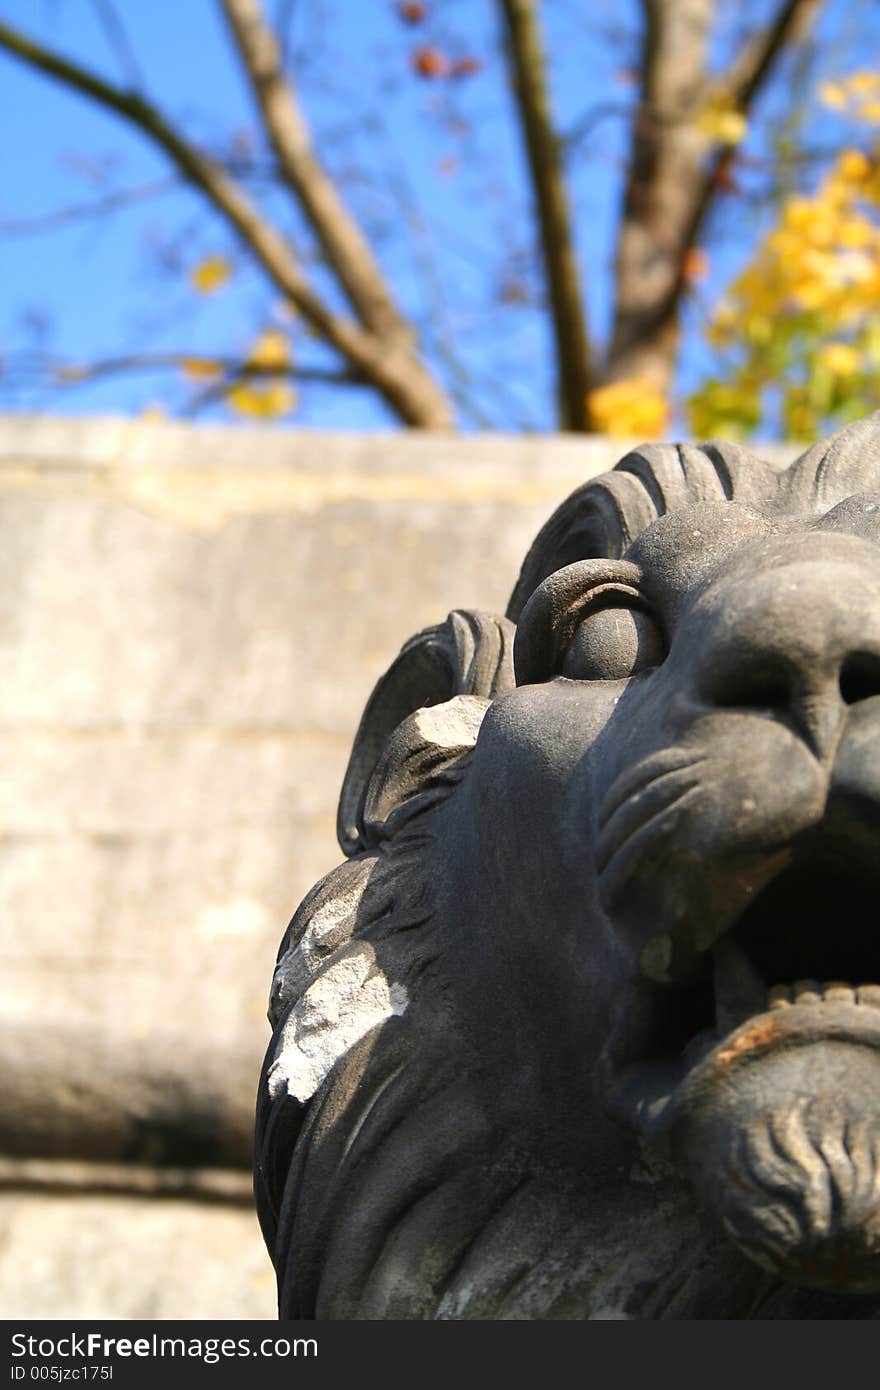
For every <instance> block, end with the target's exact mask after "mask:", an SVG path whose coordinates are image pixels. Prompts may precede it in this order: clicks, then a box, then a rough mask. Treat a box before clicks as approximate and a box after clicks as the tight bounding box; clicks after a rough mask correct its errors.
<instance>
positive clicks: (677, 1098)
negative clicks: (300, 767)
mask: <svg viewBox="0 0 880 1390" xmlns="http://www.w3.org/2000/svg"><path fill="white" fill-rule="evenodd" d="M339 837H340V842H341V844H342V847H343V849H344V851H345V854H346V855H347V859H346V862H345V863H343V864H342V865H341V866H340V867H339V868H337V869H335V870H334V871H333V872H332V873H330V874H329V875H328V876H327V877H326V878H325V879H324V880H323V881H322V882H321V883H319V884H318V885H317V886H316V887H315V888H314V889H313V890H312V891H311V893H310V894H309V895H308V896H307V898H306V899H305V901H304V902H303V904H302V905H301V907H300V908H299V910H298V911H297V913H296V915H295V916H294V918H293V921H292V922H291V924H290V927H289V929H288V931H287V934H286V935H285V937H284V939H283V941H282V944H281V950H280V953H279V957H278V965H277V970H276V972H275V978H274V983H273V989H272V995H271V1003H270V1020H271V1023H272V1027H273V1030H274V1032H273V1036H272V1042H271V1046H270V1048H269V1052H268V1055H267V1058H266V1062H265V1066H264V1068H263V1073H262V1077H261V1080H260V1089H259V1100H258V1110H257V1133H256V1160H255V1161H256V1192H257V1202H258V1208H259V1214H260V1219H261V1224H262V1227H263V1231H264V1234H265V1238H266V1241H267V1243H268V1246H269V1249H270V1252H271V1253H272V1256H273V1260H274V1263H275V1268H276V1272H277V1277H278V1287H279V1308H280V1312H281V1315H282V1316H283V1317H285V1318H304V1319H313V1318H321V1319H379V1318H398V1319H399V1318H430V1319H464V1318H477V1319H530V1318H536V1319H582V1318H584V1319H588V1318H593V1319H603V1318H637V1319H643V1318H731V1319H732V1318H831V1317H834V1318H837V1317H844V1318H854V1317H855V1318H865V1317H868V1318H871V1317H876V1316H878V1315H880V951H878V946H877V943H876V942H875V939H874V936H873V933H874V932H875V931H877V930H878V903H880V415H877V416H874V417H872V418H870V419H868V420H865V421H861V422H858V423H856V424H853V425H850V426H848V427H847V428H845V429H843V430H842V431H840V432H839V433H838V434H836V435H834V436H833V437H832V438H831V439H830V440H828V441H826V442H825V443H823V444H820V445H817V446H815V447H814V448H812V449H810V450H809V451H808V452H807V453H805V454H804V455H803V456H802V457H801V458H800V459H799V460H798V461H797V462H796V463H794V464H792V465H791V466H790V467H788V468H787V469H784V470H781V469H778V468H775V467H772V466H771V465H769V464H767V463H764V462H762V461H761V460H760V459H758V458H756V457H754V456H753V455H752V454H751V453H750V452H748V451H747V450H746V449H744V448H742V447H740V446H737V445H732V444H725V443H708V444H703V445H699V446H693V445H675V446H673V445H657V446H653V445H652V446H646V447H644V448H640V449H637V450H636V451H635V452H633V453H630V454H628V455H627V456H626V458H624V459H623V460H622V461H621V462H620V463H619V464H618V465H617V466H616V468H614V469H613V470H612V471H611V472H609V473H607V474H605V475H603V476H602V477H600V478H598V479H595V480H594V481H592V482H590V483H588V484H586V485H585V486H583V487H582V488H580V489H579V490H578V491H576V492H575V493H574V494H573V495H572V496H571V497H570V498H569V499H568V500H567V501H566V502H565V503H563V505H562V506H561V507H560V508H559V509H558V510H557V511H556V512H555V514H554V515H553V516H552V517H551V518H550V520H549V521H548V522H547V524H546V525H545V526H544V528H543V530H542V531H541V532H540V533H539V535H538V537H537V539H536V540H535V542H534V544H533V546H532V548H531V550H530V552H529V554H528V556H527V558H526V560H525V563H524V565H523V568H522V572H521V574H520V577H519V581H518V583H517V584H516V587H515V589H514V591H513V596H512V598H511V601H510V606H509V608H508V611H507V616H506V617H503V618H502V617H493V616H491V615H489V614H485V613H481V612H470V611H456V612H454V613H452V614H451V615H450V616H449V618H448V619H447V621H446V622H445V623H443V624H441V625H439V626H437V627H433V628H430V629H428V630H427V631H425V632H421V633H419V634H418V635H417V636H416V637H414V638H413V639H412V640H411V641H410V642H408V643H407V644H406V646H405V647H404V648H403V651H402V652H401V654H400V656H399V657H398V658H397V660H396V661H395V662H394V664H393V665H392V666H391V668H390V670H389V671H388V673H387V674H386V675H385V677H384V678H383V679H382V680H381V681H380V683H379V685H378V686H377V688H376V690H375V692H374V693H373V695H372V697H371V699H370V701H369V703H368V705H367V708H366V711H365V713H364V717H363V720H362V722H361V726H360V729H359V731H358V734H357V738H356V740H355V744H354V750H353V753H352V757H351V762H350V764H349V768H348V772H347V775H346V778H345V782H344V786H343V789H342V796H341V802H340V811H339Z"/></svg>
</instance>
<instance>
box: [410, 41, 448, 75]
mask: <svg viewBox="0 0 880 1390" xmlns="http://www.w3.org/2000/svg"><path fill="white" fill-rule="evenodd" d="M412 65H413V69H414V70H415V71H416V72H417V73H418V75H419V77H429V78H434V77H448V76H449V59H448V58H447V57H446V56H445V54H443V53H441V52H440V50H439V48H419V49H417V50H416V52H415V53H414V54H413V55H412Z"/></svg>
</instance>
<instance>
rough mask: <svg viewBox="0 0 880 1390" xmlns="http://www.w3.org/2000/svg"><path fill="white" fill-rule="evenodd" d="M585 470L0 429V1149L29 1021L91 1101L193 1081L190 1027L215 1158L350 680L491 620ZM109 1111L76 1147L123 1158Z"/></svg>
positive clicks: (216, 438)
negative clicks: (422, 631) (433, 629)
mask: <svg viewBox="0 0 880 1390" xmlns="http://www.w3.org/2000/svg"><path fill="white" fill-rule="evenodd" d="M613 456H614V455H613V450H612V449H611V448H609V446H608V445H607V444H605V443H604V442H602V441H582V440H578V439H555V440H554V439H536V440H527V439H501V438H499V439H474V440H455V439H449V438H446V437H431V436H390V437H387V438H382V437H373V438H364V437H358V436H343V435H339V436H322V435H304V434H288V433H282V432H277V431H274V430H266V431H260V430H242V431H234V430H223V429H206V430H201V429H192V428H187V427H183V426H161V425H144V424H139V423H133V422H130V421H93V420H77V421H69V420H57V419H42V418H34V419H23V418H16V417H7V418H5V419H3V420H0V528H2V534H3V538H4V544H3V546H2V547H0V689H2V691H3V697H2V711H0V756H2V760H3V767H4V776H3V778H2V781H0V836H2V838H0V957H2V962H3V972H2V980H0V1023H2V1026H3V1029H4V1035H5V1036H6V1037H10V1038H11V1037H12V1036H13V1035H15V1036H17V1037H18V1038H19V1045H18V1046H17V1048H16V1053H15V1066H14V1068H13V1070H14V1074H15V1077H16V1082H15V1086H14V1088H13V1090H12V1092H10V1093H8V1100H7V1104H6V1107H5V1108H4V1107H3V1106H2V1105H0V1146H2V1145H3V1144H6V1145H8V1144H9V1143H10V1142H18V1143H19V1145H21V1144H22V1143H30V1142H31V1141H34V1136H35V1130H34V1126H33V1124H29V1125H25V1126H24V1127H23V1128H22V1127H21V1126H19V1125H17V1124H16V1122H15V1112H16V1106H18V1105H20V1104H24V1103H25V1097H26V1096H27V1095H28V1094H30V1095H32V1096H33V1097H34V1098H35V1106H36V1108H37V1110H38V1111H39V1112H40V1113H43V1112H45V1110H46V1109H47V1097H48V1096H50V1095H51V1092H52V1089H53V1087H58V1086H61V1085H62V1082H61V1080H60V1078H59V1077H58V1075H57V1072H56V1071H55V1070H53V1069H52V1068H49V1067H46V1066H44V1065H43V1064H42V1063H41V1060H40V1049H39V1047H36V1048H32V1047H31V1046H30V1045H28V1046H24V1045H23V1042H22V1040H23V1039H24V1037H25V1036H26V1035H27V1036H29V1037H30V1036H32V1031H28V1030H32V1029H33V1027H34V1025H37V1026H38V1027H39V1028H40V1029H41V1030H45V1036H46V1039H47V1041H46V1055H47V1056H48V1055H53V1056H55V1055H58V1054H59V1053H61V1054H63V1053H64V1052H65V1050H68V1051H70V1053H71V1054H75V1055H76V1056H78V1057H79V1058H80V1061H79V1064H78V1066H77V1074H78V1076H79V1077H80V1080H81V1081H82V1083H83V1085H84V1086H85V1085H86V1084H87V1083H88V1082H89V1081H91V1082H93V1083H94V1086H95V1087H96V1088H97V1089H98V1090H101V1088H103V1090H104V1092H106V1095H105V1100H106V1098H107V1095H110V1096H115V1097H116V1099H117V1101H119V1102H121V1100H122V1098H123V1093H124V1089H125V1088H124V1087H122V1088H121V1089H120V1082H119V1078H120V1077H121V1076H124V1075H125V1071H126V1068H127V1067H131V1066H135V1065H138V1066H140V1065H141V1064H142V1063H143V1064H144V1065H147V1064H148V1063H149V1059H150V1058H151V1057H152V1058H153V1059H154V1060H155V1059H162V1060H161V1064H160V1062H159V1061H158V1060H156V1066H157V1068H158V1070H159V1072H160V1073H161V1074H162V1075H167V1066H168V1065H169V1059H171V1061H173V1059H174V1058H175V1056H176V1058H177V1062H178V1075H179V1081H180V1082H181V1084H184V1085H191V1084H192V1078H193V1076H194V1075H196V1074H197V1073H198V1072H199V1070H200V1069H201V1070H202V1071H204V1070H205V1068H206V1065H207V1064H206V1061H205V1058H204V1056H202V1057H201V1058H200V1057H199V1056H198V1054H197V1051H196V1050H195V1045H194V1044H191V1045H190V1047H189V1048H185V1047H182V1046H181V1045H180V1038H181V1036H182V1034H183V1032H184V1030H189V1033H188V1036H189V1037H190V1038H196V1037H197V1038H198V1039H199V1043H198V1046H199V1047H200V1048H202V1049H206V1048H210V1049H211V1050H212V1053H213V1056H212V1059H211V1061H210V1064H209V1065H207V1070H208V1071H211V1072H212V1073H216V1072H217V1071H218V1070H220V1071H222V1070H223V1069H224V1068H227V1060H226V1059H228V1063H229V1065H228V1068H227V1070H228V1075H229V1088H228V1091H227V1095H226V1100H225V1102H224V1105H223V1106H222V1107H220V1111H221V1113H220V1115H219V1117H218V1125H217V1153H216V1158H217V1160H218V1161H221V1162H238V1161H240V1160H241V1154H242V1148H241V1138H240V1136H241V1133H242V1131H243V1129H244V1130H246V1129H247V1128H249V1126H250V1124H251V1122H252V1114H253V1095H252V1089H251V1088H250V1086H249V1085H248V1084H247V1083H246V1082H243V1081H242V1079H241V1078H243V1077H246V1076H248V1075H250V1076H253V1075H254V1074H255V1073H256V1071H257V1069H258V1068H259V1063H260V1059H261V1057H262V1054H263V1050H264V1047H265V1043H266V1023H265V1008H266V962H267V960H271V958H272V956H273V954H274V950H275V943H276V942H277V939H278V933H279V929H280V927H282V926H283V924H284V922H285V921H286V920H287V919H288V918H289V916H290V913H291V910H292V908H293V907H294V906H295V904H296V903H297V901H298V900H299V899H300V898H301V897H302V895H303V893H304V892H305V890H306V889H307V888H308V886H309V885H310V884H311V883H312V882H314V880H315V879H316V878H317V877H318V876H319V875H320V874H321V873H322V872H324V871H325V870H326V869H327V868H329V867H330V866H331V865H332V863H333V862H334V859H335V855H336V848H335V843H334V823H335V815H336V801H337V796H338V789H339V785H340V783H341V780H342V776H343V773H344V770H345V765H346V761H347V757H348V750H349V747H350V744H351V739H352V736H353V733H354V730H355V728H356V726H357V721H358V718H359V716H360V711H361V709H362V707H363V703H364V700H365V698H366V696H367V694H368V692H369V690H370V687H371V685H372V684H373V682H374V681H375V679H376V677H377V676H378V675H379V674H380V672H381V671H382V670H383V669H384V668H385V666H386V665H387V663H388V660H389V657H390V656H391V655H392V654H393V653H394V652H395V651H396V650H397V648H398V647H399V645H400V643H401V641H402V640H403V638H404V637H405V636H407V635H408V634H409V632H410V631H411V630H412V627H413V625H415V626H419V625H424V624H428V623H433V622H438V621H442V620H443V619H444V618H445V615H446V613H447V612H448V611H449V609H450V608H452V607H454V606H455V605H456V604H458V603H461V602H465V601H466V602H473V600H474V598H475V597H476V599H477V601H478V602H482V603H484V604H485V605H486V606H488V607H492V606H497V605H499V604H500V603H501V602H502V600H503V596H504V593H505V591H506V587H507V585H508V583H509V576H510V574H511V573H512V572H513V570H514V569H515V566H516V564H517V563H518V556H519V554H520V552H521V550H522V548H523V546H524V544H525V542H526V540H527V538H528V537H529V536H530V535H531V534H532V533H533V532H534V530H535V528H536V526H537V525H538V524H539V523H540V522H541V520H543V518H544V517H545V516H546V515H547V513H548V512H549V511H550V510H551V509H552V507H553V505H555V503H556V502H557V501H558V499H559V497H560V496H563V495H564V494H565V493H566V492H567V491H569V490H570V488H571V486H572V485H573V483H574V482H575V481H580V480H581V478H583V477H584V476H588V475H590V474H591V473H592V472H599V471H601V470H602V469H603V468H605V467H607V466H608V465H609V464H610V463H611V462H612V461H613ZM194 1025H195V1028H196V1030H197V1031H196V1032H193V1031H192V1029H193V1026H194ZM87 1035H88V1036H91V1037H92V1039H93V1042H92V1044H90V1045H88V1046H87V1045H86V1044H85V1042H84V1038H85V1037H86V1036H87ZM84 1048H85V1049H86V1051H87V1052H88V1063H86V1060H85V1058H84V1056H83V1049H84ZM102 1056H105V1057H107V1058H108V1063H107V1065H106V1066H102ZM110 1058H112V1059H114V1060H113V1061H112V1062H111V1061H110V1060H109V1059H110ZM126 1059H128V1060H126ZM0 1061H2V1058H0ZM29 1066H32V1073H30V1072H29V1071H28V1067H29ZM144 1089H146V1090H147V1091H150V1090H151V1087H150V1086H149V1085H147V1086H146V1088H142V1092H141V1094H142V1095H143V1091H144ZM152 1090H155V1088H154V1087H153V1088H152ZM68 1092H69V1088H68ZM88 1103H89V1101H88V1095H87V1094H85V1095H83V1094H82V1093H80V1094H79V1097H78V1100H77V1104H78V1105H79V1106H80V1109H81V1110H84V1109H85V1108H86V1107H87V1106H88ZM48 1108H51V1107H48ZM74 1108H75V1107H74ZM144 1110H146V1111H147V1112H148V1113H146V1114H143V1113H140V1112H142V1111H144ZM98 1111H99V1113H101V1114H103V1115H104V1116H105V1119H106V1115H107V1112H106V1109H105V1108H104V1101H101V1103H100V1105H99V1106H98ZM58 1113H59V1114H67V1115H70V1114H71V1106H70V1104H69V1093H64V1094H61V1095H59V1096H58ZM130 1118H131V1117H130V1116H129V1119H130ZM118 1120H119V1121H120V1122H119V1123H115V1124H113V1125H110V1124H108V1125H105V1126H104V1130H105V1137H107V1136H109V1135H110V1134H115V1135H116V1136H117V1139H118V1141H119V1146H120V1152H119V1153H118V1154H117V1155H116V1156H123V1151H124V1150H125V1144H124V1141H123V1136H124V1131H125V1116H124V1115H123V1116H121V1117H118ZM135 1120H136V1121H137V1124H136V1125H135V1126H134V1131H135V1132H134V1133H133V1135H132V1142H133V1144H134V1149H135V1155H136V1156H137V1152H138V1150H137V1135H138V1134H142V1133H143V1131H144V1128H145V1127H146V1129H147V1130H151V1132H152V1133H153V1134H154V1135H155V1134H156V1133H158V1132H159V1131H160V1130H161V1127H162V1115H161V1114H156V1113H154V1110H152V1111H151V1102H150V1101H149V1100H148V1099H145V1100H144V1102H143V1104H142V1105H141V1106H140V1110H139V1111H138V1110H137V1108H136V1114H135ZM40 1123H41V1124H42V1125H43V1130H44V1137H43V1140H42V1142H43V1145H44V1148H45V1149H46V1150H48V1151H51V1149H52V1145H53V1142H54V1140H53V1135H52V1132H51V1129H50V1128H46V1126H45V1123H44V1122H43V1121H41V1122H40ZM93 1128H94V1127H93ZM129 1128H130V1129H131V1128H132V1127H131V1126H129ZM4 1131H5V1134H6V1139H5V1140H4V1138H3V1132H4ZM61 1133H62V1131H59V1135H61ZM10 1135H17V1136H18V1138H17V1141H11V1140H10ZM23 1135H24V1136H26V1137H24V1138H23ZM94 1142H95V1139H94V1134H93V1136H92V1138H90V1139H85V1140H84V1141H83V1144H82V1146H81V1151H82V1152H83V1153H91V1154H94ZM108 1142H109V1139H108ZM169 1142H171V1141H170V1140H169ZM71 1145H74V1147H75V1140H74V1128H73V1127H72V1126H67V1127H64V1128H63V1137H62V1138H61V1151H62V1152H64V1153H70V1151H71ZM177 1147H178V1148H179V1145H178V1146H177ZM172 1150H173V1151H174V1144H173V1143H172ZM175 1154H176V1151H174V1152H173V1153H172V1156H175ZM101 1156H102V1157H105V1158H109V1157H113V1156H114V1155H113V1154H112V1153H109V1152H106V1151H104V1152H102V1154H101ZM176 1156H179V1155H176ZM157 1157H161V1154H157ZM208 1160H209V1155H207V1154H206V1153H205V1152H204V1146H203V1145H200V1149H199V1154H198V1161H208Z"/></svg>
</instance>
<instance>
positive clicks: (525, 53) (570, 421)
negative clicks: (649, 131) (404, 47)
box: [501, 0, 591, 430]
mask: <svg viewBox="0 0 880 1390" xmlns="http://www.w3.org/2000/svg"><path fill="white" fill-rule="evenodd" d="M536 4H537V0H501V9H502V12H503V14H504V19H505V22H506V30H507V38H508V55H509V60H510V66H511V72H512V76H513V88H514V93H515V97H516V107H517V113H518V115H519V120H520V124H521V126H522V131H523V137H524V140H525V146H526V152H527V155H528V162H529V170H530V174H531V181H532V187H533V189H534V194H535V203H536V207H537V218H538V227H539V231H540V241H541V251H542V255H543V261H544V274H545V278H546V282H547V287H548V298H549V301H550V307H551V313H552V319H553V332H554V338H555V343H556V364H557V379H558V389H559V406H560V422H561V424H562V426H563V428H565V429H570V430H584V429H586V428H588V425H589V419H588V404H587V398H588V394H589V390H590V385H591V370H590V344H589V333H588V328H587V314H586V307H585V299H584V294H583V289H582V286H581V279H580V274H579V271H578V265H577V256H576V254H575V246H574V235H573V230H572V224H571V213H570V210H569V204H568V192H567V189H566V186H565V176H564V173H563V168H562V149H561V141H560V139H559V137H558V135H557V134H556V131H555V129H554V126H553V121H552V117H551V113H550V99H549V95H548V91H547V77H546V62H545V58H544V49H543V43H542V39H541V31H540V27H539V23H538V16H537V9H536Z"/></svg>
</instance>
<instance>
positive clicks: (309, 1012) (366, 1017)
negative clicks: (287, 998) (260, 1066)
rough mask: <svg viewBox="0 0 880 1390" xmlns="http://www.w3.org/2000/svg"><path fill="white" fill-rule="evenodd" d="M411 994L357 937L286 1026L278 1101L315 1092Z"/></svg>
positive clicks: (275, 1073)
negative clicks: (392, 979)
mask: <svg viewBox="0 0 880 1390" xmlns="http://www.w3.org/2000/svg"><path fill="white" fill-rule="evenodd" d="M408 1004H409V996H408V994H407V992H406V989H405V988H404V986H403V985H401V984H396V983H393V984H389V982H388V980H387V978H386V976H385V975H384V974H383V972H382V971H381V970H380V969H379V968H378V967H377V965H376V954H375V951H374V950H373V948H372V946H370V945H369V944H368V943H367V942H357V943H356V944H354V945H353V946H350V947H349V948H348V949H347V950H346V951H345V952H344V954H343V955H341V956H339V957H338V958H337V959H336V960H335V961H334V962H333V963H332V965H329V966H328V967H327V969H326V970H325V971H324V972H323V973H322V974H321V975H319V976H318V978H317V979H316V980H315V981H314V982H313V983H312V984H311V985H310V986H309V988H308V989H307V990H306V992H305V994H304V995H303V997H302V998H301V999H300V1000H299V1001H298V1003H297V1004H296V1005H294V1007H293V1009H292V1010H291V1012H290V1016H289V1018H288V1019H287V1022H286V1023H285V1025H284V1028H283V1030H282V1033H281V1038H280V1042H279V1049H278V1051H277V1052H276V1056H275V1060H274V1062H273V1063H272V1065H271V1067H270V1068H269V1074H268V1078H267V1083H268V1087H269V1095H270V1096H271V1097H272V1099H273V1100H275V1099H277V1097H278V1096H279V1095H280V1094H282V1093H283V1092H284V1091H286V1092H287V1094H288V1095H290V1096H293V1097H294V1098H295V1099H296V1100H298V1101H306V1100H308V1099H309V1097H310V1096H313V1095H314V1094H315V1091H317V1089H318V1087H319V1086H320V1085H321V1082H322V1081H323V1080H324V1079H325V1077H326V1076H327V1075H328V1074H329V1072H330V1071H331V1069H332V1068H333V1067H334V1066H335V1065H336V1063H337V1062H338V1061H339V1059H340V1057H343V1056H344V1055H345V1053H346V1052H348V1051H349V1049H350V1048H352V1047H353V1046H354V1044H355V1043H356V1042H359V1041H360V1039H361V1038H362V1037H364V1036H365V1034H367V1033H368V1032H369V1031H370V1029H371V1028H375V1027H376V1025H377V1024H379V1023H384V1022H385V1020H386V1019H389V1018H391V1017H393V1016H395V1015H400V1014H402V1013H404V1012H405V1011H406V1008H407V1005H408Z"/></svg>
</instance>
